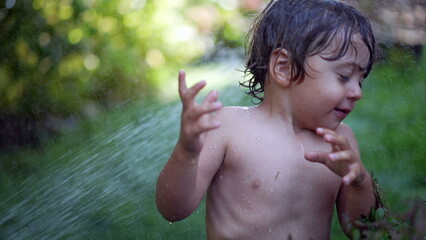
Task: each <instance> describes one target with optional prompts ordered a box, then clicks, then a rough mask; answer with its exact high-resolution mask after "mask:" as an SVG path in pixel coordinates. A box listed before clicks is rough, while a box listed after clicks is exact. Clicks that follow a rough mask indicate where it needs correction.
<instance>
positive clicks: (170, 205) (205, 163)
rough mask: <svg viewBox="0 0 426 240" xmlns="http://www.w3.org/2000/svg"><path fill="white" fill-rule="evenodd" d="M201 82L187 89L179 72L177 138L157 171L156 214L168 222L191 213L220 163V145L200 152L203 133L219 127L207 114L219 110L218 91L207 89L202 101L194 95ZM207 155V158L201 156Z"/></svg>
mask: <svg viewBox="0 0 426 240" xmlns="http://www.w3.org/2000/svg"><path fill="white" fill-rule="evenodd" d="M205 84H206V83H205V82H204V81H201V82H198V83H197V84H195V85H194V86H193V87H191V88H189V89H188V88H187V86H186V81H185V73H184V72H183V71H180V72H179V95H180V98H181V101H182V105H183V108H182V119H181V128H180V135H179V140H178V142H177V144H176V147H175V149H174V151H173V153H172V155H171V156H170V158H169V160H168V161H167V164H166V166H165V167H164V169H163V170H162V172H161V173H160V176H159V177H158V181H157V193H156V201H157V207H158V210H159V211H160V213H161V214H162V215H163V217H164V218H165V219H167V220H168V221H171V222H174V221H179V220H181V219H183V218H185V217H187V216H188V215H189V214H191V213H192V212H193V211H194V210H195V209H196V207H197V206H198V204H199V203H200V202H201V200H202V198H203V196H204V194H205V192H206V191H207V188H208V185H209V183H210V182H211V180H212V178H213V177H214V175H215V173H216V171H217V170H218V169H219V167H220V165H221V156H223V151H224V150H223V148H219V149H217V148H216V149H215V151H209V150H206V151H209V153H207V154H206V153H204V152H206V151H203V147H204V145H205V144H206V141H207V142H208V143H209V144H210V143H211V142H212V141H213V142H214V137H212V138H211V139H207V132H208V131H210V130H213V129H216V128H219V127H220V123H219V122H218V121H217V120H214V119H213V118H212V117H211V115H210V114H209V113H212V112H214V111H217V110H219V109H220V108H221V107H222V105H221V103H220V102H218V101H217V99H218V93H217V92H216V91H212V92H210V93H209V94H208V95H207V96H206V98H205V99H204V101H203V103H202V104H197V103H196V102H195V96H196V95H197V94H198V93H199V92H200V90H201V89H202V88H203V87H204V86H205ZM206 155H209V158H204V157H203V156H206Z"/></svg>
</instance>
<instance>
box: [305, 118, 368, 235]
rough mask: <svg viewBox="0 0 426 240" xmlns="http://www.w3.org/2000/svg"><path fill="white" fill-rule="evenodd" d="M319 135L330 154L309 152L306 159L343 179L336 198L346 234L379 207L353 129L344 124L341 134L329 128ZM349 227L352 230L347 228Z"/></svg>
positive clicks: (318, 131)
mask: <svg viewBox="0 0 426 240" xmlns="http://www.w3.org/2000/svg"><path fill="white" fill-rule="evenodd" d="M316 133H317V135H319V136H321V137H322V138H323V139H324V141H326V142H327V143H330V144H331V147H332V151H331V153H327V152H306V153H305V158H306V159H307V160H309V161H311V162H320V163H322V164H324V165H325V166H327V167H328V168H329V169H330V170H331V171H333V172H334V173H336V174H337V175H339V176H341V177H342V182H343V184H341V187H340V190H339V194H338V196H337V203H336V204H337V212H338V215H339V220H340V224H341V225H342V227H343V230H344V231H345V233H346V234H347V235H350V226H349V225H348V224H350V223H353V222H354V220H356V219H360V218H361V217H362V216H366V217H368V216H369V214H370V210H371V209H372V208H375V207H376V206H375V205H376V197H375V193H374V189H373V183H372V180H371V177H370V175H369V174H368V172H367V170H366V169H365V167H364V165H363V164H362V162H361V158H360V153H359V149H358V144H357V141H356V138H355V136H354V134H353V132H352V130H351V129H350V128H349V127H348V126H347V125H345V124H341V129H339V133H336V132H335V131H333V130H330V129H324V128H318V129H317V131H316ZM348 227H349V228H348Z"/></svg>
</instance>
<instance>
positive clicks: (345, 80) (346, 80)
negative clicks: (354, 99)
mask: <svg viewBox="0 0 426 240" xmlns="http://www.w3.org/2000/svg"><path fill="white" fill-rule="evenodd" d="M338 75H339V80H340V81H342V82H348V81H349V80H350V77H349V76H345V75H342V74H338Z"/></svg>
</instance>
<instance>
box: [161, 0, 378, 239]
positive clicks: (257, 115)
mask: <svg viewBox="0 0 426 240" xmlns="http://www.w3.org/2000/svg"><path fill="white" fill-rule="evenodd" d="M249 36H250V38H249V39H250V43H249V59H248V61H247V65H246V72H247V73H250V74H251V76H252V78H251V79H249V80H248V81H247V82H246V83H244V84H243V86H246V87H248V88H249V94H251V95H252V96H254V97H255V98H257V99H259V100H260V101H261V103H260V104H258V105H257V106H255V107H224V108H222V105H221V103H220V102H218V93H217V92H216V91H212V92H210V93H209V94H208V95H207V96H206V98H205V100H204V101H203V103H201V104H197V103H196V102H195V100H194V98H195V96H196V95H197V94H198V92H199V91H200V90H201V89H202V88H203V87H204V86H205V84H206V83H205V82H204V81H201V82H199V83H197V84H195V85H194V86H193V87H191V88H189V89H188V88H187V87H186V82H185V74H184V72H182V71H181V72H180V73H179V93H180V97H181V100H182V104H183V110H182V121H181V131H180V136H179V140H178V142H177V144H176V147H175V149H174V151H173V153H172V155H171V157H170V159H169V160H168V162H167V164H166V166H165V167H164V169H163V170H162V172H161V174H160V176H159V178H158V183H157V206H158V209H159V211H160V213H161V214H162V215H163V216H164V218H166V219H167V220H168V221H171V222H174V221H179V220H181V219H184V218H185V217H187V216H188V215H190V214H191V213H192V212H193V211H194V210H195V209H196V208H197V206H198V205H199V203H200V201H201V200H202V198H203V196H204V195H205V194H206V193H207V203H206V225H207V237H208V239H287V238H288V237H290V236H291V237H292V238H293V239H329V238H330V225H331V220H332V214H333V208H334V205H335V204H336V205H337V211H338V215H339V219H340V222H341V225H342V227H343V230H344V231H345V233H346V234H347V235H348V236H350V228H349V227H348V226H350V224H351V223H353V221H354V220H355V219H359V218H361V217H362V216H368V215H369V212H370V210H371V209H372V208H375V207H376V198H375V194H374V190H373V184H372V180H371V178H370V176H369V174H368V173H367V170H366V169H365V167H364V166H363V164H362V162H361V159H360V153H359V150H358V145H357V142H356V139H355V136H354V134H353V133H352V131H351V129H350V128H349V127H348V126H347V125H345V124H343V123H341V122H342V120H343V119H344V118H345V117H346V116H347V115H348V114H349V113H350V112H351V111H352V109H353V108H354V107H355V103H356V101H358V100H359V99H361V97H362V90H361V85H362V82H363V80H364V79H365V78H366V76H367V75H368V73H369V72H370V70H371V67H372V64H373V60H374V57H375V39H374V36H373V32H372V29H371V26H370V23H369V21H368V20H367V19H366V18H365V17H364V16H363V15H362V14H360V13H359V12H358V11H357V10H355V9H354V8H352V7H350V6H348V5H346V4H344V3H342V2H338V1H331V0H330V1H328V0H275V1H271V2H270V3H269V4H268V5H267V6H266V8H265V10H264V11H263V12H262V13H261V15H260V16H259V17H258V18H257V19H256V22H255V25H254V27H253V29H252V30H251V32H250V35H249ZM212 113H214V114H212Z"/></svg>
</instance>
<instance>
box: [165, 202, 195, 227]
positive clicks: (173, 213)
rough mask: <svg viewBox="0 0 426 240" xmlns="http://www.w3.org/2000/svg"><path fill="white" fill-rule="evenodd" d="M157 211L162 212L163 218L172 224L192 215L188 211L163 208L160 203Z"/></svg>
mask: <svg viewBox="0 0 426 240" xmlns="http://www.w3.org/2000/svg"><path fill="white" fill-rule="evenodd" d="M157 209H158V211H159V212H160V214H161V216H163V218H164V219H166V220H167V221H169V222H171V223H172V222H177V221H180V220H183V219H185V218H186V217H188V216H189V215H190V213H187V212H186V211H182V210H178V209H171V208H167V207H162V206H161V205H159V204H158V203H157Z"/></svg>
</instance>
